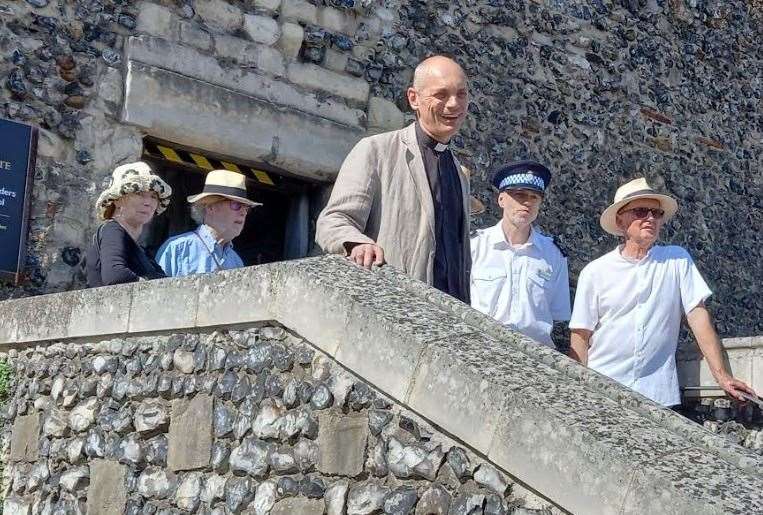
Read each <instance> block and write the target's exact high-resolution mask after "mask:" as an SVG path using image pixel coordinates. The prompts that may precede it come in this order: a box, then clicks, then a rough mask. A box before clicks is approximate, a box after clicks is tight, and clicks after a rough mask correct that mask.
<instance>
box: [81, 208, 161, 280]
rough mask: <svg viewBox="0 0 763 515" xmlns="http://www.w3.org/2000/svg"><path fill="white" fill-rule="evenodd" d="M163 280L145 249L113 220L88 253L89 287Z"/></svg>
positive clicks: (107, 224)
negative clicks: (141, 280) (144, 280)
mask: <svg viewBox="0 0 763 515" xmlns="http://www.w3.org/2000/svg"><path fill="white" fill-rule="evenodd" d="M99 242H100V244H99ZM162 277H166V275H165V274H164V271H163V270H162V269H161V267H160V266H159V265H158V264H157V263H156V261H154V260H153V259H151V258H150V257H148V255H147V254H146V252H145V251H144V250H143V247H141V246H140V245H138V244H137V243H136V242H135V240H133V239H132V236H130V235H129V234H128V232H127V231H126V230H125V229H124V227H122V226H121V225H119V223H117V222H115V221H114V220H109V221H108V222H106V223H104V224H103V225H102V226H101V227H100V228H99V229H98V232H97V233H96V235H95V237H94V241H93V244H92V245H91V246H90V248H89V249H88V251H87V285H88V287H90V288H96V287H98V286H108V285H111V284H122V283H134V282H136V281H138V279H141V278H142V279H160V278H162Z"/></svg>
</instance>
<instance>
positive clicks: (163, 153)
mask: <svg viewBox="0 0 763 515" xmlns="http://www.w3.org/2000/svg"><path fill="white" fill-rule="evenodd" d="M143 148H144V151H145V153H146V154H148V155H149V156H151V157H153V158H155V159H162V160H165V161H170V162H172V163H175V164H178V165H183V166H189V167H193V168H199V169H201V170H203V171H204V172H208V171H210V170H221V169H225V170H230V171H232V172H236V173H240V174H243V175H245V176H247V177H248V178H250V179H252V180H253V181H255V182H256V183H257V185H258V186H264V187H266V188H268V189H278V190H293V189H295V186H297V185H298V182H299V181H295V180H290V179H288V178H285V177H282V176H280V175H278V174H274V173H272V172H267V171H265V170H261V169H258V168H253V167H251V166H246V165H243V164H240V163H233V162H230V161H225V160H222V159H217V158H214V157H211V156H209V155H204V154H201V153H199V152H192V151H188V150H183V149H179V148H173V147H171V146H169V145H166V144H163V143H160V142H156V141H151V140H144V142H143ZM300 186H301V185H300ZM300 189H301V188H300Z"/></svg>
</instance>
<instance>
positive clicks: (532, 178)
mask: <svg viewBox="0 0 763 515" xmlns="http://www.w3.org/2000/svg"><path fill="white" fill-rule="evenodd" d="M520 185H522V186H530V187H535V188H537V189H538V190H540V191H545V190H546V183H545V182H544V181H543V179H541V178H540V177H538V176H537V175H532V174H529V173H520V174H515V175H509V176H507V177H504V179H503V180H502V181H501V186H500V188H498V189H500V190H502V189H505V188H508V187H509V186H520Z"/></svg>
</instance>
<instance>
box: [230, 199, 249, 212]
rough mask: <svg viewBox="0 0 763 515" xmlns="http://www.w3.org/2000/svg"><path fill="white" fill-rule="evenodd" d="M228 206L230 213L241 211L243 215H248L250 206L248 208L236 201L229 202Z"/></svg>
mask: <svg viewBox="0 0 763 515" xmlns="http://www.w3.org/2000/svg"><path fill="white" fill-rule="evenodd" d="M228 205H229V206H230V208H231V210H232V211H241V210H242V209H243V210H244V213H248V212H249V209H251V206H248V205H246V204H244V203H243V202H239V201H238V200H229V201H228Z"/></svg>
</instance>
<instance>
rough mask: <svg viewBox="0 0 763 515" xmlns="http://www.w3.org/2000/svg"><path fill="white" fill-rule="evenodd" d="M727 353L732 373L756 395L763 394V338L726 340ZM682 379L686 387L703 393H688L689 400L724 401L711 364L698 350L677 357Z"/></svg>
mask: <svg viewBox="0 0 763 515" xmlns="http://www.w3.org/2000/svg"><path fill="white" fill-rule="evenodd" d="M723 349H724V354H725V358H726V363H727V365H728V367H729V370H731V372H732V373H733V374H734V376H735V377H737V378H739V379H741V380H742V381H745V382H746V383H747V384H749V385H750V386H752V387H753V389H754V390H755V391H756V392H763V336H749V337H746V338H726V339H724V340H723ZM676 361H677V365H678V377H679V380H680V383H681V385H682V386H688V387H696V388H703V389H696V390H688V391H686V392H685V395H686V396H688V397H723V392H722V391H718V390H716V389H715V380H714V379H713V374H712V373H711V372H710V368H709V367H708V365H707V361H706V360H705V359H704V358H703V357H702V354H700V353H699V351H698V350H697V349H691V348H689V349H681V350H680V351H679V353H678V354H677V356H676Z"/></svg>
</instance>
